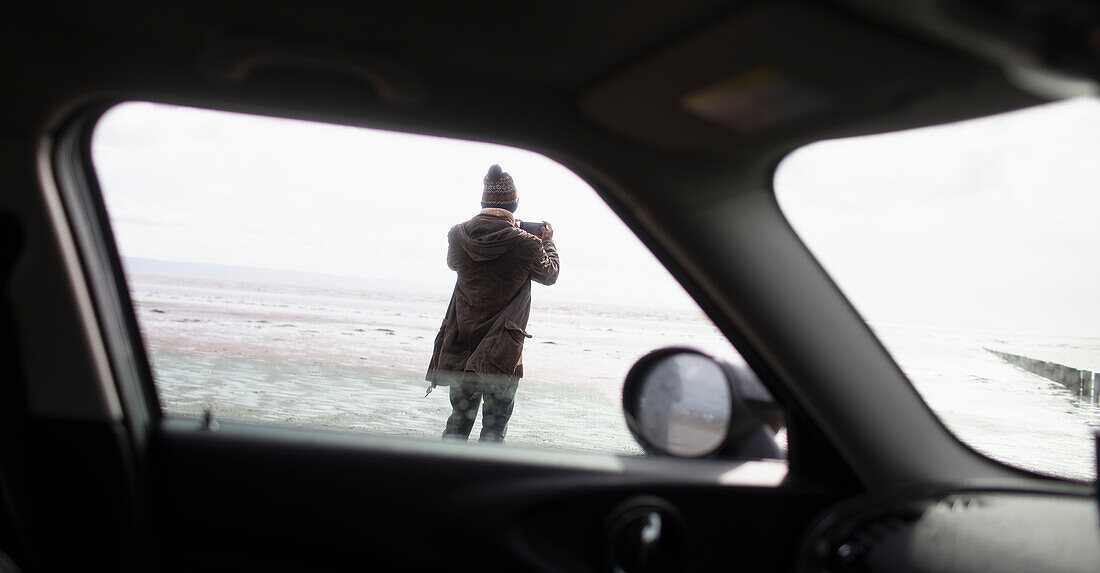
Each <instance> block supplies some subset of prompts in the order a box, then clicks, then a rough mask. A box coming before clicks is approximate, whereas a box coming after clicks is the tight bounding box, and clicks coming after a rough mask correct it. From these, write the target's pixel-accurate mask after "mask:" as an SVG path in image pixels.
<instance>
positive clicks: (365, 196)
mask: <svg viewBox="0 0 1100 573" xmlns="http://www.w3.org/2000/svg"><path fill="white" fill-rule="evenodd" d="M93 153H94V161H95V164H96V169H97V172H98V173H99V174H100V178H101V182H102V187H103V190H104V195H105V198H106V202H107V206H108V211H109V213H110V217H111V222H112V226H113V228H114V230H115V233H116V235H117V236H118V242H119V245H120V249H121V251H122V253H123V255H124V256H128V257H142V258H151V259H158V260H165V261H178V262H195V263H215V264H225V265H237V266H247V267H258V268H267V269H286V270H295V271H305V272H314V273H325V274H332V275H339V276H348V277H368V278H375V279H389V280H396V281H404V282H408V281H415V282H419V283H423V285H427V288H428V289H434V290H436V291H438V293H439V294H440V296H449V295H450V289H451V287H452V286H453V285H454V279H455V275H454V272H453V271H451V270H450V269H448V268H447V265H446V252H447V238H446V237H447V231H448V230H449V229H450V228H451V226H452V225H454V224H456V223H459V222H462V221H465V220H468V219H469V218H471V217H473V216H474V215H476V214H477V213H478V211H480V210H481V205H480V202H481V192H482V179H483V178H484V176H485V173H486V171H488V168H489V166H490V165H492V164H493V163H498V164H500V165H501V166H502V167H503V168H504V170H505V171H506V172H508V173H510V174H511V175H512V177H513V179H514V180H515V183H516V187H517V189H518V193H519V209H518V210H517V212H516V216H517V218H520V219H526V220H532V221H541V220H547V221H550V223H551V224H552V225H553V226H554V233H555V234H554V241H555V244H556V245H557V246H558V249H559V252H560V255H561V260H562V271H561V276H560V278H559V281H558V284H556V285H555V286H554V287H553V288H552V289H546V290H545V291H544V292H540V293H539V294H537V295H536V298H538V297H550V298H568V299H577V298H580V299H585V300H590V301H599V302H608V301H618V302H623V303H629V304H643V303H644V304H646V305H647V306H658V307H677V306H682V305H686V304H692V303H691V302H690V299H688V298H687V295H686V294H684V293H683V290H682V289H681V288H680V287H679V285H678V284H676V282H675V280H674V279H672V277H671V276H670V275H669V274H668V272H667V271H665V269H664V267H662V266H660V264H659V263H657V262H656V260H655V259H654V258H653V256H652V255H651V254H650V253H649V251H648V250H646V249H645V247H643V246H642V245H641V242H640V241H638V239H637V238H636V237H635V236H634V235H633V234H632V233H631V232H630V231H629V230H628V229H627V228H626V226H625V225H624V224H623V223H622V222H621V221H620V220H619V219H618V218H617V217H616V216H615V215H614V214H613V213H612V212H611V210H610V209H609V208H608V207H607V205H606V204H605V203H603V201H602V199H600V198H599V196H598V195H596V193H595V191H593V190H592V188H591V187H590V186H588V185H587V184H586V183H584V182H583V181H582V180H581V179H580V178H578V177H577V176H576V175H574V174H573V173H572V172H571V171H569V170H567V169H565V168H564V167H561V166H560V165H558V164H557V163H555V162H553V161H551V160H549V159H547V158H546V157H544V156H542V155H539V154H536V153H532V152H529V151H524V150H519V149H515V148H510V147H505V146H500V145H490V144H484V143H474V142H465V141H455V140H449V139H443V138H436V137H425V136H419V135H408V134H400V133H392V132H385V131H378V130H370V129H362V128H351V127H342V126H333V125H327V124H318V123H308V122H303V121H293V120H285V119H273V118H261V117H254V116H246V115H240V114H231V113H223V112H211V111H204V110H195V109H188V108H180V107H173V106H165V105H154V104H148V103H130V104H124V105H121V106H119V107H116V108H114V109H113V110H111V111H110V112H108V114H107V115H106V116H105V117H104V118H103V120H102V121H101V122H100V124H99V125H98V126H97V128H96V131H95V134H94V140H93ZM423 285H421V286H423ZM536 288H538V289H543V288H545V287H541V286H536Z"/></svg>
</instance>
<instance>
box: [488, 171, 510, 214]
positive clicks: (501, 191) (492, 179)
mask: <svg viewBox="0 0 1100 573" xmlns="http://www.w3.org/2000/svg"><path fill="white" fill-rule="evenodd" d="M481 206H482V207H483V208H486V207H496V208H498V209H508V210H509V211H511V212H513V213H515V212H516V207H519V197H517V196H516V184H515V183H512V176H511V175H508V174H507V173H505V172H504V171H503V170H502V169H501V168H500V166H499V165H493V166H492V167H490V168H489V173H488V174H486V175H485V191H484V192H482V194H481Z"/></svg>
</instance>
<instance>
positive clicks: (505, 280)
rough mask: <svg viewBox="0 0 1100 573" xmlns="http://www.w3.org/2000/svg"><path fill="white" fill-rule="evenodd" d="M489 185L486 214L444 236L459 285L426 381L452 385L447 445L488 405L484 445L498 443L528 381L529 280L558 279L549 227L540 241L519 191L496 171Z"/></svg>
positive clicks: (492, 171) (484, 200)
mask: <svg viewBox="0 0 1100 573" xmlns="http://www.w3.org/2000/svg"><path fill="white" fill-rule="evenodd" d="M484 184H485V187H484V191H483V193H482V195H481V207H482V210H481V212H480V213H478V214H477V215H476V216H475V217H474V218H473V219H470V220H469V221H466V222H465V223H459V224H458V225H455V226H454V227H452V228H451V231H450V232H449V233H448V234H447V241H448V248H447V266H449V267H451V269H452V270H454V271H456V272H457V273H458V280H457V281H456V283H455V289H454V294H452V295H451V302H450V304H449V305H448V306H447V314H446V316H445V317H444V319H443V325H442V326H440V327H439V334H438V335H436V337H435V350H434V351H433V353H432V359H431V363H430V364H429V365H428V373H427V376H426V377H425V378H426V379H427V380H428V382H431V386H429V387H428V392H431V391H432V388H434V387H435V386H437V385H441V386H450V394H451V408H452V412H451V416H450V418H448V419H447V427H446V429H445V430H444V431H443V437H444V438H445V439H447V438H454V439H460V440H466V439H468V438H469V436H470V431H471V430H472V429H473V427H474V418H476V417H477V411H478V408H479V406H480V404H481V402H482V400H484V402H485V407H484V409H483V411H482V416H481V441H494V442H500V441H503V440H504V434H505V432H506V430H507V429H508V419H509V418H510V417H511V416H512V407H513V405H514V400H515V396H516V388H518V386H519V379H520V378H521V377H523V356H522V355H523V342H524V340H525V339H527V338H530V337H531V335H529V334H527V332H526V330H525V329H526V328H527V319H528V318H529V317H530V315H531V281H532V280H534V281H537V282H539V283H542V284H544V285H552V284H554V282H555V281H557V280H558V250H557V248H556V247H555V246H554V241H553V236H554V230H553V228H551V227H550V224H549V223H547V222H546V221H543V227H542V229H541V236H536V235H532V234H531V233H528V232H526V231H524V230H522V229H520V228H519V227H518V226H517V225H516V221H515V218H514V217H513V215H512V214H513V213H515V211H516V207H518V206H519V199H518V197H517V195H516V186H515V184H514V183H513V181H512V177H511V176H510V175H508V174H507V173H504V172H503V171H502V170H501V168H500V166H499V165H493V166H492V167H490V168H489V173H488V174H487V175H486V176H485V180H484Z"/></svg>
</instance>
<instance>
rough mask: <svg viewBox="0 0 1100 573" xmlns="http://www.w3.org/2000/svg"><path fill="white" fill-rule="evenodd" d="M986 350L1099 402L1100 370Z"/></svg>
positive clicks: (1084, 397) (1088, 399)
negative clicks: (1072, 366)
mask: <svg viewBox="0 0 1100 573" xmlns="http://www.w3.org/2000/svg"><path fill="white" fill-rule="evenodd" d="M985 350H986V352H989V353H991V354H994V355H996V356H997V357H999V358H1001V359H1002V360H1004V361H1005V362H1008V363H1009V364H1012V365H1014V366H1019V367H1020V368H1023V369H1024V370H1027V371H1028V372H1031V373H1032V374H1038V375H1039V376H1042V377H1043V378H1046V379H1048V380H1053V381H1055V382H1057V383H1059V384H1061V385H1062V386H1065V387H1066V388H1067V389H1069V391H1070V392H1073V393H1074V394H1075V395H1076V396H1077V397H1078V398H1080V399H1081V400H1084V401H1086V402H1097V398H1098V396H1097V394H1098V390H1100V389H1098V388H1097V387H1098V386H1100V372H1089V371H1088V370H1079V369H1077V368H1071V367H1069V366H1065V365H1063V364H1058V363H1056V362H1047V361H1045V360H1036V359H1034V358H1028V357H1026V356H1019V355H1016V354H1009V353H1007V352H1000V351H997V350H990V349H989V348H986V349H985Z"/></svg>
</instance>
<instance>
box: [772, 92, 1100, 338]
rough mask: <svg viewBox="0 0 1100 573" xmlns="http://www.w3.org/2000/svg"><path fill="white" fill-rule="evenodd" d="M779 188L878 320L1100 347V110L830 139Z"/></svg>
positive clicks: (1093, 106)
mask: <svg viewBox="0 0 1100 573" xmlns="http://www.w3.org/2000/svg"><path fill="white" fill-rule="evenodd" d="M775 189H776V195H777V197H778V199H779V202H780V205H781V207H782V209H783V211H784V213H785V214H786V215H787V217H788V219H789V220H790V221H791V224H792V226H793V227H794V228H795V230H796V231H797V232H798V233H799V235H800V236H801V237H802V238H803V240H804V241H805V242H806V243H807V244H808V246H809V247H810V250H811V251H812V252H813V253H814V255H815V256H817V257H818V259H819V260H820V261H821V263H822V265H823V266H824V267H825V268H826V270H828V271H829V272H830V274H831V275H832V276H833V277H834V279H835V280H836V281H837V284H838V285H839V286H840V287H841V290H843V291H844V292H845V293H846V294H847V295H848V297H849V298H850V299H851V300H852V301H853V303H854V304H855V306H856V307H857V308H858V309H859V310H860V312H861V313H862V314H863V315H864V317H865V318H867V319H868V320H870V321H871V322H873V323H874V322H882V323H897V324H916V325H936V326H948V327H962V328H972V329H980V330H990V331H998V332H1006V333H1027V334H1043V335H1050V336H1059V335H1066V336H1100V256H1098V253H1097V245H1098V243H1100V241H1098V239H1100V100H1097V99H1095V98H1086V99H1076V100H1069V101H1064V102H1059V103H1056V104H1050V105H1046V106H1042V107H1040V108H1032V109H1028V110H1023V111H1019V112H1014V113H1012V114H1007V115H1004V116H999V117H993V118H985V119H978V120H972V121H967V122H962V123H957V124H952V125H946V126H938V127H934V128H926V129H920V130H912V131H907V132H900V133H893V134H886V135H878V136H868V137H859V138H851V139H846V140H836V141H828V142H819V143H816V144H813V145H809V146H806V147H804V148H802V149H799V150H797V151H796V152H794V153H793V154H791V155H790V156H788V157H787V158H786V159H784V160H783V162H782V163H781V164H780V166H779V169H778V171H777V174H776V178H775Z"/></svg>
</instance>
